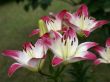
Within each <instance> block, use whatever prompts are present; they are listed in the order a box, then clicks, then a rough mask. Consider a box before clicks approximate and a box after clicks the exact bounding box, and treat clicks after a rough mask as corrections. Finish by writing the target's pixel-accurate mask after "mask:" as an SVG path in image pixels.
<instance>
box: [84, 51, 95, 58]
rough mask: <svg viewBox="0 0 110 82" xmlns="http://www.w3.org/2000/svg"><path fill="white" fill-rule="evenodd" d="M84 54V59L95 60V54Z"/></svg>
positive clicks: (86, 52)
mask: <svg viewBox="0 0 110 82" xmlns="http://www.w3.org/2000/svg"><path fill="white" fill-rule="evenodd" d="M84 54H85V56H84V57H85V58H86V59H89V60H95V59H96V58H97V57H96V55H95V54H93V53H92V52H89V51H85V52H84Z"/></svg>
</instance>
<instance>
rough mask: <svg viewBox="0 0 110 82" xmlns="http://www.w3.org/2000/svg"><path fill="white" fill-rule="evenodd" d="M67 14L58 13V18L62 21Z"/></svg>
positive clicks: (63, 12) (63, 11)
mask: <svg viewBox="0 0 110 82" xmlns="http://www.w3.org/2000/svg"><path fill="white" fill-rule="evenodd" d="M66 12H67V11H66V10H62V11H61V12H60V13H58V14H57V15H56V17H57V18H59V19H60V20H62V19H63V18H64V16H65V14H66Z"/></svg>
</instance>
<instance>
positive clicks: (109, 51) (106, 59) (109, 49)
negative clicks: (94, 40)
mask: <svg viewBox="0 0 110 82" xmlns="http://www.w3.org/2000/svg"><path fill="white" fill-rule="evenodd" d="M94 50H95V51H96V52H98V53H99V55H100V57H101V58H98V59H96V60H95V62H94V63H95V64H96V65H98V64H100V63H110V38H108V39H107V40H106V47H105V48H104V47H101V46H96V47H94Z"/></svg>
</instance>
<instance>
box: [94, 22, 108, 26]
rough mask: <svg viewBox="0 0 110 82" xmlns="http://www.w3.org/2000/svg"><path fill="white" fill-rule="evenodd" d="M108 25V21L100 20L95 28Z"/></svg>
mask: <svg viewBox="0 0 110 82" xmlns="http://www.w3.org/2000/svg"><path fill="white" fill-rule="evenodd" d="M107 23H108V21H107V20H99V21H97V24H96V26H95V27H101V26H102V25H104V24H107Z"/></svg>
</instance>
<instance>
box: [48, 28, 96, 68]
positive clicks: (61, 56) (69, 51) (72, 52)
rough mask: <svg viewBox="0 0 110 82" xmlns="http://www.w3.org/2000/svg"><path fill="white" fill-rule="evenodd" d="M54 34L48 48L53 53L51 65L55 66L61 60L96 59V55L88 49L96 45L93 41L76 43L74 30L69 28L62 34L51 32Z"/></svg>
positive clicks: (70, 61)
mask: <svg viewBox="0 0 110 82" xmlns="http://www.w3.org/2000/svg"><path fill="white" fill-rule="evenodd" d="M52 36H55V37H54V38H53V39H51V40H50V41H51V45H49V48H50V49H51V50H52V52H53V53H54V57H53V60H52V65H53V66H56V65H58V64H60V63H62V62H65V61H66V62H69V63H72V62H77V61H81V60H85V59H96V56H95V55H94V54H93V53H92V52H89V51H88V49H89V48H91V47H93V46H96V45H97V44H96V43H95V42H84V43H82V44H80V45H78V39H77V36H76V33H75V31H74V30H73V29H72V28H69V29H68V30H67V31H66V32H65V33H64V34H63V35H61V34H60V33H58V32H53V35H52Z"/></svg>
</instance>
